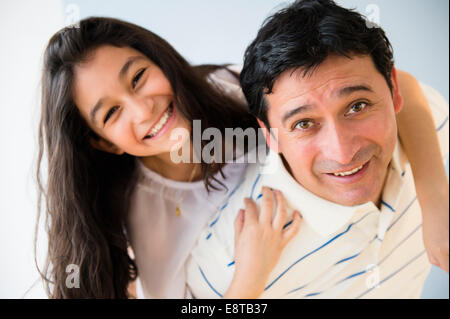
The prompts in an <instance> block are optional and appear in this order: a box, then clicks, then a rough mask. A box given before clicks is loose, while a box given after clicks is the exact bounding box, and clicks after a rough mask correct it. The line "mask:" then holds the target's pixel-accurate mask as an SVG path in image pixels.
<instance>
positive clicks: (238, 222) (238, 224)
mask: <svg viewBox="0 0 450 319" xmlns="http://www.w3.org/2000/svg"><path fill="white" fill-rule="evenodd" d="M244 218H245V216H244V210H243V209H240V210H239V212H238V214H237V216H236V219H235V220H234V242H235V243H237V241H238V240H239V236H240V235H241V232H242V228H243V227H244Z"/></svg>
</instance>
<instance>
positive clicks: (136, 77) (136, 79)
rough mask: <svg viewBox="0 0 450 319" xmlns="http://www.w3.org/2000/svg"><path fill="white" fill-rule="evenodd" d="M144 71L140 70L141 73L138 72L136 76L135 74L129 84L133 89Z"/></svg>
mask: <svg viewBox="0 0 450 319" xmlns="http://www.w3.org/2000/svg"><path fill="white" fill-rule="evenodd" d="M145 70H146V69H142V70H141V71H139V73H138V74H136V76H135V77H134V78H133V82H132V84H131V86H132V87H133V89H134V88H135V87H136V85H137V84H138V82H139V79H140V78H141V77H142V75H143V74H144V72H145Z"/></svg>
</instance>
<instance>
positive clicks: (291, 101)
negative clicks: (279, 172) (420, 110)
mask: <svg viewBox="0 0 450 319" xmlns="http://www.w3.org/2000/svg"><path fill="white" fill-rule="evenodd" d="M392 82H393V86H394V88H393V92H392V93H391V90H390V89H389V87H388V84H387V82H386V80H385V78H384V77H383V76H382V75H381V74H380V73H379V72H378V71H377V70H376V68H375V65H374V64H373V61H372V59H371V57H370V56H353V57H352V59H348V58H346V57H339V56H329V57H328V58H327V59H326V60H325V61H324V62H323V63H322V64H321V65H320V66H319V67H318V68H317V69H316V70H314V72H313V73H312V74H311V73H309V74H307V75H306V76H303V73H302V69H298V70H296V71H295V72H293V70H287V71H285V72H284V73H282V74H281V75H280V76H279V77H278V78H277V79H276V81H275V83H274V87H273V92H272V93H271V94H268V95H266V99H267V102H268V105H269V107H268V112H267V117H268V120H269V123H270V125H271V127H272V128H278V145H277V146H278V151H279V152H280V153H281V154H282V155H283V157H284V160H285V164H287V168H288V169H289V170H290V173H291V174H292V175H293V177H294V178H295V179H296V180H297V181H298V182H299V183H300V184H301V185H302V186H304V187H305V188H306V189H308V190H309V191H311V192H312V193H314V194H316V195H318V196H320V197H322V198H324V199H327V200H329V201H333V202H336V203H338V204H342V205H347V206H354V205H359V204H363V203H366V202H368V201H373V202H374V203H377V202H378V199H379V197H380V194H381V190H382V188H383V185H384V180H385V177H386V173H387V167H388V165H389V162H390V160H391V158H392V154H393V151H394V148H395V145H396V140H397V125H396V118H395V114H396V113H397V112H399V111H400V109H401V104H402V99H401V96H400V94H399V92H398V89H397V82H396V74H395V69H394V70H393V75H392ZM260 124H261V125H262V126H263V123H262V122H261V121H260ZM274 142H275V141H273V139H272V142H269V143H270V145H269V146H270V147H271V148H272V149H275V146H276V145H274ZM286 162H287V163H286Z"/></svg>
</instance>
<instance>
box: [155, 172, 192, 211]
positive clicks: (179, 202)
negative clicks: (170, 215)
mask: <svg viewBox="0 0 450 319" xmlns="http://www.w3.org/2000/svg"><path fill="white" fill-rule="evenodd" d="M196 171H197V166H194V169H193V170H192V172H191V176H190V177H189V180H188V183H190V182H192V179H193V178H194V175H195V172H196ZM162 182H163V184H164V187H165V188H166V189H167V190H168V192H169V194H170V196H171V197H172V198H175V196H174V194H173V192H172V190H171V189H170V188H169V187H168V186H167V184H166V182H165V180H164V178H163V180H162ZM186 191H187V189H185V190H184V191H183V192H182V193H181V196H180V199H179V200H178V201H177V202H176V203H175V215H176V216H177V217H180V216H181V208H180V207H181V203H182V202H183V199H184V196H185V195H186Z"/></svg>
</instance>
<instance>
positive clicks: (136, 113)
mask: <svg viewBox="0 0 450 319" xmlns="http://www.w3.org/2000/svg"><path fill="white" fill-rule="evenodd" d="M153 106H154V103H153V100H152V99H147V100H143V99H133V100H130V101H129V103H128V109H129V112H130V116H131V119H132V121H133V122H135V123H141V122H144V121H149V120H151V118H152V116H153Z"/></svg>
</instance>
